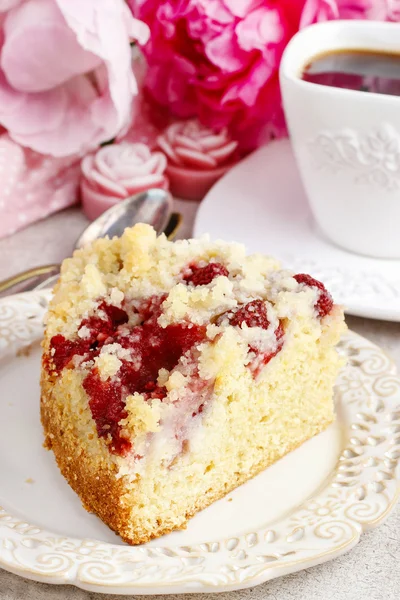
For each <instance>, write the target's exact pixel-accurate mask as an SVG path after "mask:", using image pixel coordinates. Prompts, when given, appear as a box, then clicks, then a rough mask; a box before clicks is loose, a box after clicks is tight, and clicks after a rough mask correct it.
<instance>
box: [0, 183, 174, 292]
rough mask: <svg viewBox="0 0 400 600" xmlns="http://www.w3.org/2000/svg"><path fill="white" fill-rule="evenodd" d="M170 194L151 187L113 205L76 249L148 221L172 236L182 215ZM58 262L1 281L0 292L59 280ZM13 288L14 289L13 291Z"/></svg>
mask: <svg viewBox="0 0 400 600" xmlns="http://www.w3.org/2000/svg"><path fill="white" fill-rule="evenodd" d="M171 209H172V196H171V194H170V193H169V192H167V191H165V190H161V189H151V190H146V191H145V192H141V193H140V194H136V195H135V196H131V197H130V198H128V199H127V200H124V201H123V202H120V203H118V204H116V205H115V206H112V207H111V208H109V209H108V210H107V211H106V212H104V213H103V214H102V215H100V217H98V218H97V219H96V220H95V221H93V222H92V223H90V225H88V227H86V229H85V230H84V231H83V233H82V234H81V236H80V237H79V238H78V240H77V241H76V243H75V248H83V247H84V246H87V245H88V244H90V243H91V242H93V241H94V240H96V239H98V238H102V237H106V236H109V237H110V238H111V237H114V236H120V235H122V234H123V232H124V230H125V229H126V228H127V227H132V226H133V225H135V223H148V224H150V225H152V226H153V227H154V229H155V230H156V232H157V233H158V234H160V233H165V235H166V236H167V237H168V238H170V239H172V238H173V237H174V236H175V234H176V232H177V230H178V228H179V226H180V224H181V220H182V217H181V215H180V214H179V213H171ZM60 266H61V265H57V264H54V265H43V266H40V267H34V268H32V269H28V270H27V271H23V272H21V273H18V274H17V275H14V276H13V277H9V278H8V279H4V280H3V281H0V294H2V295H4V292H8V293H10V290H11V288H14V287H18V292H26V291H29V290H33V289H42V288H44V287H51V286H52V285H54V283H55V282H56V281H57V279H58V275H59V273H60ZM13 291H14V290H13Z"/></svg>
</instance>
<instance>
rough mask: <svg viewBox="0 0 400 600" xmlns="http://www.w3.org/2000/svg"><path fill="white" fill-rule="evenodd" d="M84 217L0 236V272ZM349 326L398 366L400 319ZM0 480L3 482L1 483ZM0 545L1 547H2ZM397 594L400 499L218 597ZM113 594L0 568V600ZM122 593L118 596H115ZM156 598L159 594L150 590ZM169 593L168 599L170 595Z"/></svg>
mask: <svg viewBox="0 0 400 600" xmlns="http://www.w3.org/2000/svg"><path fill="white" fill-rule="evenodd" d="M175 208H176V210H179V211H180V212H182V214H183V216H184V224H183V226H182V228H181V230H180V232H179V236H178V237H189V236H190V234H191V230H192V225H193V220H194V217H195V213H196V208H197V204H196V203H192V202H179V201H177V202H176V207H175ZM86 223H87V221H86V219H85V217H84V216H83V215H82V214H81V212H80V211H79V210H77V209H69V210H67V211H64V212H63V213H61V214H58V215H55V216H53V217H51V218H49V219H47V220H46V221H43V222H41V223H37V224H35V225H32V226H31V227H29V228H28V229H26V230H24V231H21V232H19V233H17V234H15V235H14V236H12V237H10V238H8V239H3V240H0V278H1V279H2V278H5V277H8V276H11V275H13V274H15V273H17V272H18V271H21V270H24V269H27V268H29V267H33V266H36V265H39V264H42V265H43V264H47V263H54V262H59V261H61V260H62V259H63V258H64V257H65V256H67V255H69V254H70V253H71V251H72V249H73V244H74V242H75V240H76V239H77V238H78V237H79V235H80V233H81V231H82V230H83V229H84V227H85V225H86ZM347 323H348V325H349V327H350V328H351V329H353V330H354V331H356V332H357V333H359V334H361V335H363V336H365V337H367V338H369V339H370V340H372V341H373V342H375V343H377V344H378V345H380V346H381V347H382V348H384V349H385V350H387V351H388V352H389V354H391V356H392V357H393V358H394V359H395V360H396V362H397V365H398V366H399V369H400V323H389V322H383V321H372V320H368V319H359V318H355V317H349V318H348V319H347ZM0 485H1V483H0ZM0 551H1V549H0ZM399 597H400V505H399V506H398V507H397V509H396V510H395V512H394V513H393V514H392V516H391V517H390V518H389V519H388V520H387V521H386V522H385V523H384V524H383V525H381V526H380V527H378V528H377V529H375V530H373V531H370V532H368V533H366V534H364V535H363V537H362V539H361V542H360V543H359V544H358V545H357V546H356V547H355V548H354V549H353V550H351V551H350V553H348V554H345V555H344V556H342V557H340V558H338V559H336V560H333V561H330V562H328V563H324V564H323V565H320V566H318V567H313V568H312V569H308V570H306V571H300V572H299V573H295V574H293V575H288V576H286V577H283V578H280V579H275V580H273V581H271V582H269V583H265V584H263V585H260V586H258V587H256V588H250V589H248V590H243V591H238V592H230V593H224V594H219V595H218V599H219V600H248V599H250V598H251V599H252V600H264V598H265V599H268V600H364V599H365V600H395V599H396V600H397V599H398V598H399ZM102 598H107V600H113V599H116V598H118V596H114V595H102V594H95V593H90V592H84V591H82V590H79V589H77V588H75V587H71V586H51V585H48V584H41V583H36V582H32V581H28V580H26V579H22V578H20V577H17V576H16V575H12V574H11V573H6V572H5V571H2V570H1V569H0V599H1V600H61V599H62V600H95V599H96V600H101V599H102ZM119 598H121V596H119ZM154 598H160V599H161V596H160V597H159V596H154ZM173 598H175V596H170V597H169V598H168V600H173ZM176 598H177V599H178V598H179V600H212V598H215V599H216V596H213V595H212V594H205V595H204V594H202V595H201V596H200V595H197V594H194V595H193V594H192V595H184V596H179V597H178V596H176Z"/></svg>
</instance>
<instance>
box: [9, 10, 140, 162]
mask: <svg viewBox="0 0 400 600" xmlns="http://www.w3.org/2000/svg"><path fill="white" fill-rule="evenodd" d="M147 37H148V28H147V26H146V25H144V24H143V23H141V22H140V21H137V20H136V19H134V18H133V17H132V15H131V13H130V11H129V9H128V8H127V6H126V4H125V2H124V0H84V1H83V0H0V124H1V125H2V126H3V127H5V128H6V129H7V130H8V133H9V135H10V137H11V138H12V139H13V140H14V141H16V142H18V143H20V144H22V145H23V146H27V147H29V148H32V149H33V150H35V151H37V152H40V153H43V154H49V155H53V156H57V157H61V156H69V155H74V154H82V153H84V152H86V151H87V150H89V149H92V148H95V147H96V146H98V145H99V144H100V143H101V142H104V141H106V140H109V139H111V138H113V137H114V136H116V135H117V134H118V133H119V132H120V131H121V130H122V129H124V128H125V127H126V126H127V125H128V124H129V121H130V117H131V107H132V99H133V96H134V94H135V93H136V91H137V86H136V82H135V78H134V76H133V73H132V69H131V48H130V39H131V38H134V39H137V40H138V41H139V42H140V43H143V42H145V41H146V40H147Z"/></svg>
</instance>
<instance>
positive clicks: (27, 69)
mask: <svg viewBox="0 0 400 600" xmlns="http://www.w3.org/2000/svg"><path fill="white" fill-rule="evenodd" d="M4 32H5V42H4V45H3V48H2V51H1V66H2V69H3V71H4V73H5V75H6V77H7V80H8V82H9V83H10V85H11V86H12V87H14V88H15V89H17V90H20V91H22V92H41V91H46V90H50V89H52V88H54V87H56V86H58V85H60V84H62V83H64V82H66V81H68V79H70V78H72V77H74V76H75V75H78V74H80V73H86V72H88V71H91V70H92V69H94V68H95V67H97V66H98V65H99V64H100V63H101V59H100V58H99V57H98V56H96V55H95V54H93V53H91V52H87V51H86V50H84V49H83V48H82V47H81V46H80V45H79V44H78V41H77V39H76V36H75V34H74V32H73V31H71V29H69V28H68V27H67V25H66V23H65V20H64V18H63V16H62V14H61V12H60V10H59V9H58V7H57V5H56V4H55V3H54V1H53V0H35V2H26V3H24V4H21V5H20V6H18V7H17V8H15V9H14V10H12V11H11V12H10V13H9V14H8V15H7V17H6V20H5V22H4ZM55 49H57V50H56V51H55Z"/></svg>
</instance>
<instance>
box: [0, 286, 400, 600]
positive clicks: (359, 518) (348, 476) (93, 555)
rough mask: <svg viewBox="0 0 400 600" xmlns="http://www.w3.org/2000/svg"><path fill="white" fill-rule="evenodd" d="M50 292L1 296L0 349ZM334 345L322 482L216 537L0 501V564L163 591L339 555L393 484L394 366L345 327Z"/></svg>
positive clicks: (225, 586) (397, 444)
mask: <svg viewBox="0 0 400 600" xmlns="http://www.w3.org/2000/svg"><path fill="white" fill-rule="evenodd" d="M49 296H50V294H49V292H48V291H42V292H30V293H26V294H20V295H18V296H14V297H9V298H4V299H2V300H0V359H1V358H2V356H4V355H5V354H8V353H9V351H10V349H12V350H13V352H14V351H15V350H17V349H21V348H23V347H26V346H27V345H28V344H29V343H32V342H33V341H35V340H36V339H38V337H40V335H41V330H42V318H43V315H44V312H45V309H46V305H47V302H48V299H49ZM340 352H342V353H343V354H344V355H345V356H347V358H348V364H347V366H346V367H345V368H344V369H343V370H342V372H341V374H340V376H339V378H338V382H337V397H338V402H339V406H340V414H341V417H340V418H341V419H343V423H345V424H346V432H345V438H346V439H345V440H344V443H343V448H342V452H341V456H340V459H339V461H338V463H337V465H336V468H335V470H334V471H333V472H332V474H331V476H330V477H329V479H328V480H327V481H325V482H324V485H322V487H321V488H320V489H318V490H317V491H316V492H315V494H314V495H313V496H312V497H311V498H309V499H308V500H306V501H305V502H304V503H302V505H300V506H299V507H298V508H297V509H295V510H293V511H291V514H289V515H284V516H283V517H282V518H280V519H278V520H277V521H276V522H274V523H273V524H270V525H269V526H266V527H264V528H261V529H258V530H256V531H249V532H246V533H244V534H243V535H237V536H234V537H231V538H224V539H220V540H217V541H211V542H208V541H205V542H203V543H197V544H193V545H191V546H176V545H169V546H162V545H160V546H146V545H144V546H138V547H128V546H123V545H118V544H111V543H107V542H99V541H96V540H90V539H78V538H76V537H65V536H64V537H60V536H59V535H57V534H54V533H52V532H51V531H47V530H45V529H41V528H40V527H38V526H36V525H34V524H30V523H28V522H26V521H23V520H21V518H20V517H19V516H18V515H14V514H12V512H10V511H8V512H7V511H6V510H5V509H1V508H0V566H1V567H3V568H4V569H6V570H9V571H12V572H14V573H16V574H19V575H22V576H24V577H28V578H31V579H35V580H37V581H43V582H49V583H58V584H74V585H76V586H78V587H81V588H83V589H87V590H92V591H97V592H104V593H119V594H167V593H188V592H210V591H215V592H216V591H228V590H234V589H241V588H245V587H251V586H254V585H256V584H259V583H262V582H264V581H267V580H269V579H272V578H274V577H278V576H280V575H284V574H287V573H291V572H294V571H296V570H299V569H303V568H308V567H310V566H313V565H316V564H318V563H321V562H324V561H326V560H329V559H331V558H333V557H336V556H339V555H340V554H342V553H343V552H345V551H346V550H348V549H350V548H351V547H353V546H354V545H355V544H356V543H357V542H358V540H359V538H360V535H361V533H362V532H363V531H365V530H366V529H369V528H372V527H375V526H376V525H378V524H379V523H380V522H381V521H382V520H383V519H385V518H386V517H387V516H388V514H389V513H390V511H391V510H392V509H393V507H394V505H395V503H396V500H397V499H398V497H399V493H400V486H399V480H400V433H399V431H400V378H399V376H398V374H397V369H396V366H395V364H394V363H393V362H392V361H391V359H390V358H389V357H387V356H386V354H385V353H384V352H382V351H381V350H380V349H379V348H378V347H377V346H375V345H374V344H372V343H371V342H369V341H368V340H366V339H364V338H363V337H361V336H359V335H356V334H353V333H348V334H347V335H346V336H345V337H344V338H343V340H342V342H341V344H340ZM0 369H1V362H0ZM342 413H343V414H342ZM160 542H161V544H162V540H160Z"/></svg>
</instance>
